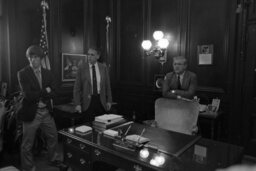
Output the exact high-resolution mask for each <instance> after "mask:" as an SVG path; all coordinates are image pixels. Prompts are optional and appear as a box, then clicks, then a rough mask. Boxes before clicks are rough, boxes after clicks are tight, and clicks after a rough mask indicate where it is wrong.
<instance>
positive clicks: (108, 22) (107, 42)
mask: <svg viewBox="0 0 256 171" xmlns="http://www.w3.org/2000/svg"><path fill="white" fill-rule="evenodd" d="M106 21H107V26H106V51H107V54H106V64H107V66H108V67H110V63H109V51H110V48H109V24H110V22H111V18H110V17H109V16H106Z"/></svg>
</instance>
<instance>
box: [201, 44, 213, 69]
mask: <svg viewBox="0 0 256 171" xmlns="http://www.w3.org/2000/svg"><path fill="white" fill-rule="evenodd" d="M197 53H198V65H212V64H213V45H198V46H197Z"/></svg>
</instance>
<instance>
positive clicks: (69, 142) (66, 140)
mask: <svg viewBox="0 0 256 171" xmlns="http://www.w3.org/2000/svg"><path fill="white" fill-rule="evenodd" d="M64 143H65V144H67V145H70V146H73V147H76V148H77V149H79V150H81V151H83V152H87V153H90V146H88V145H87V144H84V143H82V142H79V141H77V140H74V139H71V138H68V137H65V138H64Z"/></svg>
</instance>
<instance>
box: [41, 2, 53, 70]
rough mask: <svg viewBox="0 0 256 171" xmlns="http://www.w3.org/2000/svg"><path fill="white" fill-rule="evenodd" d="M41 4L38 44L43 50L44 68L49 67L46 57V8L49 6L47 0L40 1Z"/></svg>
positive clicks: (42, 61)
mask: <svg viewBox="0 0 256 171" xmlns="http://www.w3.org/2000/svg"><path fill="white" fill-rule="evenodd" d="M41 6H42V8H43V14H42V25H41V32H40V34H41V36H40V43H39V46H40V47H41V48H42V49H43V51H44V57H43V58H42V60H41V63H42V67H43V68H46V69H49V70H50V69H51V66H50V61H49V58H48V37H47V21H46V9H48V8H49V6H48V4H47V2H46V1H45V0H43V1H42V2H41Z"/></svg>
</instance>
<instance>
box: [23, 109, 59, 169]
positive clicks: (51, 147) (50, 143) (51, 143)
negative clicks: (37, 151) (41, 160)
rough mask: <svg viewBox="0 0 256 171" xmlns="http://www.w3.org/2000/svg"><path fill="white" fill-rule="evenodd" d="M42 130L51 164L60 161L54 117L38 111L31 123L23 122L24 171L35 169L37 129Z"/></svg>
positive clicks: (40, 110)
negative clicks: (34, 148) (34, 153)
mask: <svg viewBox="0 0 256 171" xmlns="http://www.w3.org/2000/svg"><path fill="white" fill-rule="evenodd" d="M39 128H40V129H41V130H42V132H43V133H44V135H45V137H46V142H47V147H48V148H47V149H48V160H49V162H51V161H54V160H56V159H59V158H58V157H60V156H59V155H58V153H57V145H58V133H57V129H56V125H55V122H54V119H53V117H52V116H51V115H50V114H49V111H48V110H47V109H46V108H45V109H38V110H37V113H36V116H35V118H34V120H33V121H31V122H23V137H22V144H21V167H22V170H26V171H30V170H34V169H35V163H34V160H33V153H32V147H33V143H34V139H35V136H36V135H35V134H36V132H37V129H39Z"/></svg>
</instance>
